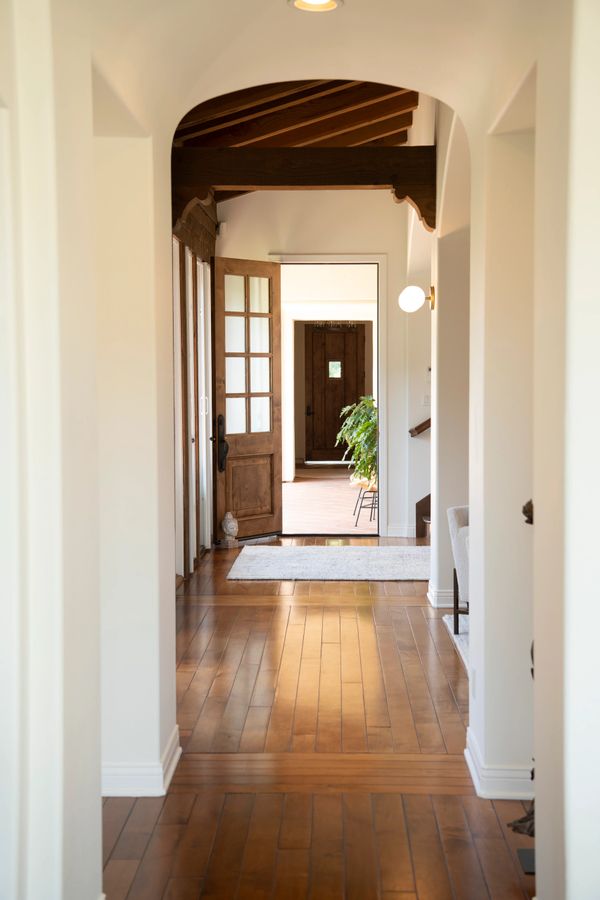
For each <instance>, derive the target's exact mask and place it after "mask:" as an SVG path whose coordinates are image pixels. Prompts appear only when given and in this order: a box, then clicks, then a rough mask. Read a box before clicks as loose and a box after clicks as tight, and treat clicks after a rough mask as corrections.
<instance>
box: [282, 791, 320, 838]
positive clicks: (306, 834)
mask: <svg viewBox="0 0 600 900" xmlns="http://www.w3.org/2000/svg"><path fill="white" fill-rule="evenodd" d="M312 820H313V803H312V795H311V794H296V793H294V794H286V795H285V800H284V806H283V817H282V820H281V828H280V831H279V845H278V846H279V848H280V849H281V850H308V849H309V848H310V845H311V839H312Z"/></svg>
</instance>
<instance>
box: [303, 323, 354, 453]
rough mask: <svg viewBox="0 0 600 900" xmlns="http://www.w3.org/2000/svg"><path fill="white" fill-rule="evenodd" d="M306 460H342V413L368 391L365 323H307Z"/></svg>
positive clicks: (343, 447)
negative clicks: (339, 443)
mask: <svg viewBox="0 0 600 900" xmlns="http://www.w3.org/2000/svg"><path fill="white" fill-rule="evenodd" d="M304 333H305V354H306V356H305V372H306V376H305V378H306V459H307V460H313V461H319V460H320V461H326V460H331V459H341V458H342V456H343V455H344V451H345V449H346V447H345V445H344V446H340V447H336V446H335V441H336V437H337V433H338V431H339V430H340V426H341V420H340V412H341V410H342V409H343V407H344V406H348V405H349V404H350V403H356V401H357V400H358V399H359V398H360V397H362V396H363V394H364V392H365V326H364V324H351V325H339V326H337V325H320V324H316V325H315V324H308V325H306V326H305V332H304Z"/></svg>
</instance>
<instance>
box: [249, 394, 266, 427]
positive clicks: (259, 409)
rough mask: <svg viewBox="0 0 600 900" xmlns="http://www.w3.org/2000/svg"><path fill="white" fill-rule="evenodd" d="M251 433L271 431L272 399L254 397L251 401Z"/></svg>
mask: <svg viewBox="0 0 600 900" xmlns="http://www.w3.org/2000/svg"><path fill="white" fill-rule="evenodd" d="M250 418H251V422H252V425H251V428H250V430H251V431H270V430H271V398H270V397H252V399H251V400H250Z"/></svg>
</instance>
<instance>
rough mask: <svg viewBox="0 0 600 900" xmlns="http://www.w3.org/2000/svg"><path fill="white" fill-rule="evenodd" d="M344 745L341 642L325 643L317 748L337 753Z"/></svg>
mask: <svg viewBox="0 0 600 900" xmlns="http://www.w3.org/2000/svg"><path fill="white" fill-rule="evenodd" d="M341 746H342V690H341V657H340V645H339V644H323V647H322V652H321V674H320V683H319V714H318V722H317V742H316V748H317V750H318V751H319V752H320V753H335V752H337V751H339V750H341Z"/></svg>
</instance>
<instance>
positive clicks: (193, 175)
mask: <svg viewBox="0 0 600 900" xmlns="http://www.w3.org/2000/svg"><path fill="white" fill-rule="evenodd" d="M172 170H173V190H174V194H175V196H176V197H177V198H178V199H179V201H180V202H189V200H190V199H191V198H192V197H199V198H202V197H203V196H205V195H206V194H207V192H208V191H209V189H210V188H211V187H212V188H214V189H215V190H218V191H240V190H286V189H311V188H312V189H327V188H386V187H387V188H391V189H392V191H393V194H394V196H395V198H396V199H397V200H398V201H402V200H408V201H409V202H410V203H412V205H413V206H414V207H415V209H416V210H417V211H418V213H419V215H420V217H421V220H422V221H423V223H424V224H425V226H426V227H427V228H430V229H433V228H435V210H436V174H435V173H436V150H435V147H343V148H339V149H338V148H331V147H315V148H312V147H297V148H290V149H288V148H278V149H268V148H252V147H249V148H247V149H236V148H224V149H218V150H215V149H209V148H204V147H180V148H177V147H176V148H174V149H173V156H172Z"/></svg>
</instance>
